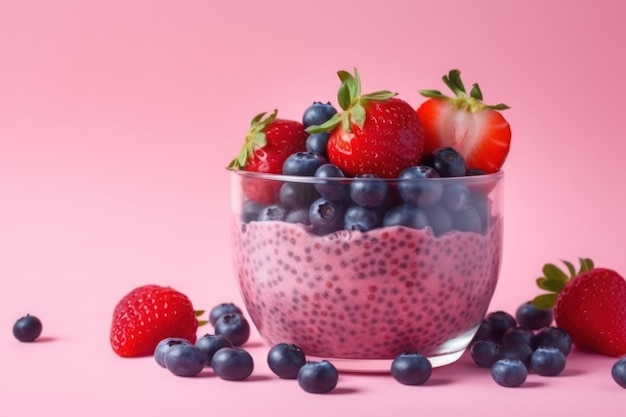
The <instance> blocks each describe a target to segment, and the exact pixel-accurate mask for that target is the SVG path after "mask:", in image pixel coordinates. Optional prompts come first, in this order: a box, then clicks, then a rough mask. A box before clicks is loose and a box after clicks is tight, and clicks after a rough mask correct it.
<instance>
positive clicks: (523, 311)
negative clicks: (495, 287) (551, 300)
mask: <svg viewBox="0 0 626 417" xmlns="http://www.w3.org/2000/svg"><path fill="white" fill-rule="evenodd" d="M553 318H554V313H553V311H552V309H544V308H539V307H535V306H534V305H532V304H530V302H527V303H524V304H522V305H520V306H519V307H518V308H517V310H515V319H516V320H517V322H518V323H519V325H520V326H523V327H526V328H527V329H530V330H539V329H541V328H544V327H547V326H549V325H550V324H552V320H553Z"/></svg>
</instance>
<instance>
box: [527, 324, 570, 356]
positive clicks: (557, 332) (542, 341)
mask: <svg viewBox="0 0 626 417" xmlns="http://www.w3.org/2000/svg"><path fill="white" fill-rule="evenodd" d="M541 346H554V347H557V348H558V349H559V350H560V351H561V352H563V354H564V355H565V356H567V355H569V353H570V352H571V351H572V338H571V337H570V335H569V334H568V333H567V332H566V331H565V330H563V329H560V328H558V327H552V326H550V327H544V328H543V329H541V330H539V331H538V332H537V333H535V336H534V337H533V340H532V348H533V349H535V350H536V349H537V348H539V347H541Z"/></svg>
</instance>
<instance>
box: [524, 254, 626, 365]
mask: <svg viewBox="0 0 626 417" xmlns="http://www.w3.org/2000/svg"><path fill="white" fill-rule="evenodd" d="M565 264H566V265H567V268H568V270H569V273H570V276H567V274H566V273H565V272H563V271H561V270H560V269H559V268H558V267H556V266H555V265H552V264H548V265H546V266H544V269H543V272H544V274H545V277H541V278H538V279H537V284H538V285H539V287H540V288H543V289H546V290H548V291H551V293H549V294H543V295H540V296H538V297H536V298H535V299H534V300H533V304H535V305H536V306H538V307H544V308H545V307H551V306H552V305H553V306H554V320H555V321H556V325H557V326H558V327H560V328H561V329H563V330H565V331H566V332H567V333H568V334H569V335H570V337H571V338H572V342H573V344H574V345H575V346H577V347H579V348H581V349H586V350H591V351H595V352H597V353H601V354H603V355H608V356H622V355H625V354H626V280H625V279H624V278H623V277H622V276H620V275H619V274H618V273H617V272H615V271H613V270H610V269H605V268H595V267H594V266H593V262H592V261H591V260H590V259H581V267H580V270H579V271H578V272H576V270H575V268H574V266H573V265H572V264H571V263H569V262H565Z"/></svg>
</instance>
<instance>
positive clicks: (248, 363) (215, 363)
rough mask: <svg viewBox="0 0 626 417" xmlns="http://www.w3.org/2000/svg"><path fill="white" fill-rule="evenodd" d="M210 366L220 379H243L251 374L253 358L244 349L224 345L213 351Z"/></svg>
mask: <svg viewBox="0 0 626 417" xmlns="http://www.w3.org/2000/svg"><path fill="white" fill-rule="evenodd" d="M211 366H212V367H213V371H214V372H215V374H216V375H217V376H219V377H220V378H222V379H225V380H227V381H243V380H244V379H246V378H248V377H249V376H250V375H252V372H253V370H254V360H253V359H252V356H251V355H250V353H248V352H247V351H246V350H244V349H241V348H236V347H232V348H231V347H225V348H222V349H220V350H218V351H217V352H215V355H213V360H212V361H211Z"/></svg>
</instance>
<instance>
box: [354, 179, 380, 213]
mask: <svg viewBox="0 0 626 417" xmlns="http://www.w3.org/2000/svg"><path fill="white" fill-rule="evenodd" d="M388 192H389V186H388V185H387V183H386V182H385V181H384V180H382V179H381V178H380V177H379V176H378V175H376V174H359V175H357V176H356V177H355V178H354V179H353V180H352V182H351V183H350V198H352V201H354V203H355V204H358V205H359V206H362V207H370V208H371V207H378V206H380V205H382V204H383V202H384V201H385V198H386V197H387V194H388Z"/></svg>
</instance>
